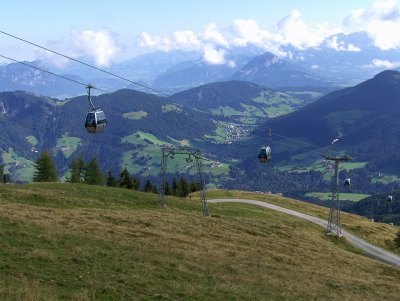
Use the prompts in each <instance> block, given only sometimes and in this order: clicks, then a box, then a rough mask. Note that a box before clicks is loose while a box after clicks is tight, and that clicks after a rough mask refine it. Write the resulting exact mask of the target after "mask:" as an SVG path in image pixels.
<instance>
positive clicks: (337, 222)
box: [322, 154, 352, 237]
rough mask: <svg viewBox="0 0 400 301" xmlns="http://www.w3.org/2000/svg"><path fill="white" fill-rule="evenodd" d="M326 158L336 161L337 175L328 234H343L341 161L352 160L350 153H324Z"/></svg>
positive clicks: (333, 188) (333, 189)
mask: <svg viewBox="0 0 400 301" xmlns="http://www.w3.org/2000/svg"><path fill="white" fill-rule="evenodd" d="M322 156H323V157H324V158H325V160H327V161H333V162H335V177H334V183H333V187H332V206H331V208H330V210H329V218H328V226H327V229H326V232H327V234H333V235H336V236H339V237H340V236H342V223H341V218H340V199H339V163H340V162H343V161H349V160H352V158H351V157H350V156H348V155H341V156H337V157H335V156H330V155H329V154H328V155H322Z"/></svg>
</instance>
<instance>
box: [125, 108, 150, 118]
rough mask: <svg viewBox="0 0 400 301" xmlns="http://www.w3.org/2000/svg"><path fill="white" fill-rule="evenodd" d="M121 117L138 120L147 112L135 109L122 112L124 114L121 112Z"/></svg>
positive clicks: (145, 115)
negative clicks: (134, 110)
mask: <svg viewBox="0 0 400 301" xmlns="http://www.w3.org/2000/svg"><path fill="white" fill-rule="evenodd" d="M122 117H124V118H128V119H132V120H139V119H142V118H145V117H147V112H145V111H142V110H140V111H136V112H129V113H124V114H122Z"/></svg>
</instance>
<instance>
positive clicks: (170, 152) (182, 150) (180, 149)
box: [159, 146, 210, 216]
mask: <svg viewBox="0 0 400 301" xmlns="http://www.w3.org/2000/svg"><path fill="white" fill-rule="evenodd" d="M174 155H187V156H188V159H190V158H191V157H194V158H195V160H196V167H197V174H198V176H199V182H200V199H201V201H202V203H203V215H204V216H209V215H210V212H209V210H208V203H207V193H206V185H205V179H204V172H203V159H204V158H203V156H202V154H201V151H200V150H198V149H192V148H188V147H184V146H162V147H161V170H160V183H159V191H160V205H161V206H164V205H165V204H166V201H165V185H166V183H167V171H168V158H170V159H172V158H173V157H174Z"/></svg>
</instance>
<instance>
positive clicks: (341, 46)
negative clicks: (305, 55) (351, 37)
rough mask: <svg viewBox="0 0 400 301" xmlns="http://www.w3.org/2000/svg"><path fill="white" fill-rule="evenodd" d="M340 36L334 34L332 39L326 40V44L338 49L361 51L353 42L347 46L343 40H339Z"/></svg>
mask: <svg viewBox="0 0 400 301" xmlns="http://www.w3.org/2000/svg"><path fill="white" fill-rule="evenodd" d="M337 39H338V37H337V36H334V37H332V38H331V39H326V40H325V45H326V46H327V47H329V48H332V49H335V50H336V51H348V52H360V51H361V49H360V48H359V47H357V46H354V45H353V44H351V43H349V44H348V45H347V46H345V43H344V42H343V41H341V42H338V40H337Z"/></svg>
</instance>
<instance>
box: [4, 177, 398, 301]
mask: <svg viewBox="0 0 400 301" xmlns="http://www.w3.org/2000/svg"><path fill="white" fill-rule="evenodd" d="M209 194H210V197H227V196H228V197H229V196H232V197H246V198H259V199H261V200H268V201H269V202H272V203H277V204H279V205H283V206H288V207H292V208H293V209H296V208H297V209H301V210H302V211H306V212H307V213H309V214H317V215H320V214H321V215H324V216H325V214H326V213H327V211H326V210H327V209H326V208H321V207H317V206H313V205H311V204H304V203H301V202H298V201H294V200H290V199H286V198H281V197H277V196H273V195H261V194H250V193H242V192H234V191H231V192H226V191H210V192H209ZM0 208H1V210H0V237H1V239H2V247H1V248H0V299H1V300H396V299H398V297H399V296H398V292H399V291H400V282H399V281H398V279H399V277H400V270H399V269H395V268H392V267H390V266H387V265H385V264H382V263H379V262H377V261H374V260H372V259H369V258H366V257H364V256H361V255H360V254H359V252H358V251H357V250H355V249H353V248H352V247H351V246H350V245H349V244H347V243H346V241H345V240H344V239H337V238H334V237H327V236H326V235H324V231H323V229H321V228H320V227H318V226H316V225H313V224H311V223H308V222H306V221H303V220H301V219H297V218H294V217H291V216H288V215H285V214H282V213H277V212H274V211H270V210H266V209H262V208H259V207H256V206H249V205H241V204H210V210H211V212H212V214H213V216H214V217H210V218H205V217H203V216H202V214H201V205H200V203H199V201H198V199H197V198H196V196H194V197H192V199H191V200H189V199H178V198H167V206H166V207H164V208H160V207H159V205H158V201H157V196H156V195H153V194H146V193H138V192H134V191H128V190H125V189H118V188H106V187H96V186H89V185H73V184H43V183H40V184H39V183H37V184H29V185H19V186H17V185H0ZM343 219H344V221H345V223H346V225H347V226H349V227H357V226H358V225H359V224H360V223H362V224H363V226H364V228H365V231H364V232H363V233H364V235H366V236H368V237H369V236H374V235H375V230H376V229H380V230H381V231H379V232H380V236H379V237H383V236H385V238H386V239H388V238H389V237H390V238H391V235H393V231H382V230H387V229H386V228H385V227H387V226H386V225H381V224H377V223H371V222H368V221H367V220H365V219H362V218H359V217H356V216H351V215H345V216H344V217H343ZM355 229H357V228H355Z"/></svg>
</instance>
